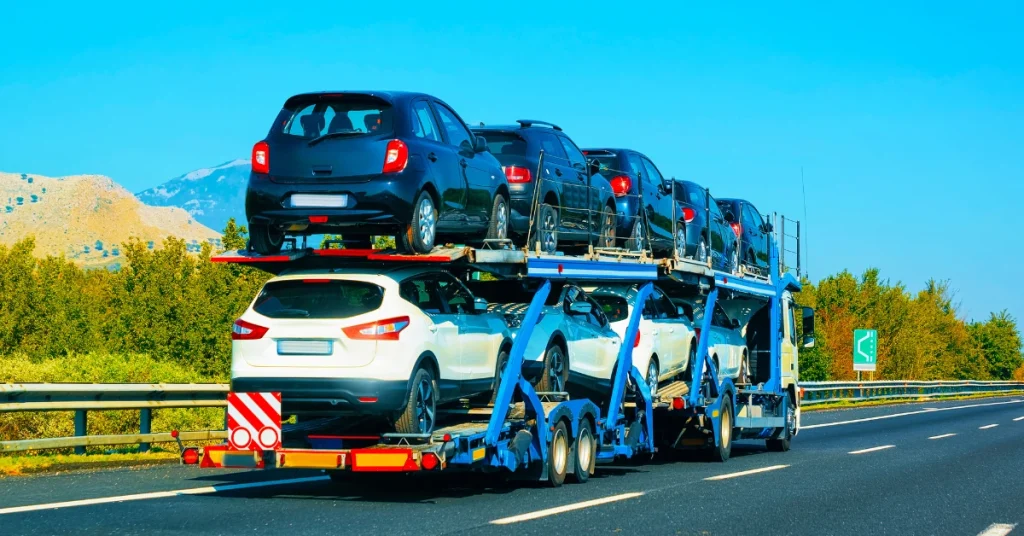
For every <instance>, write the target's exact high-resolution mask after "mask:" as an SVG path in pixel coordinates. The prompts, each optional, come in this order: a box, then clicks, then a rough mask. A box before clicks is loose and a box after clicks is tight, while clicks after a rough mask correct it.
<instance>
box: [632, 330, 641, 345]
mask: <svg viewBox="0 0 1024 536" xmlns="http://www.w3.org/2000/svg"><path fill="white" fill-rule="evenodd" d="M637 346H640V332H639V331H637V332H636V337H635V338H634V339H633V348H636V347H637Z"/></svg>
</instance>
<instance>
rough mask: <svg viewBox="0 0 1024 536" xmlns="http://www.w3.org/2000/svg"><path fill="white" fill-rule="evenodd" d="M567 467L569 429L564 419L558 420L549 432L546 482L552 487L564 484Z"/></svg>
mask: <svg viewBox="0 0 1024 536" xmlns="http://www.w3.org/2000/svg"><path fill="white" fill-rule="evenodd" d="M568 469H569V431H568V430H567V429H566V427H565V421H558V424H556V425H555V428H554V430H552V432H551V444H550V445H548V484H550V485H551V487H553V488H557V487H559V486H561V485H562V484H564V483H565V474H566V473H567V472H568Z"/></svg>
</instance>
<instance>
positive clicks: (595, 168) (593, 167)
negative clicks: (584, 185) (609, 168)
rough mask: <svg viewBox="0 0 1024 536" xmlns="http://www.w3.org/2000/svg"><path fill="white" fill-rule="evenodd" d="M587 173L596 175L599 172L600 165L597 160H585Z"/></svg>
mask: <svg viewBox="0 0 1024 536" xmlns="http://www.w3.org/2000/svg"><path fill="white" fill-rule="evenodd" d="M587 172H588V173H590V174H591V175H597V174H598V173H600V172H601V164H600V162H598V161H597V160H594V159H590V160H587Z"/></svg>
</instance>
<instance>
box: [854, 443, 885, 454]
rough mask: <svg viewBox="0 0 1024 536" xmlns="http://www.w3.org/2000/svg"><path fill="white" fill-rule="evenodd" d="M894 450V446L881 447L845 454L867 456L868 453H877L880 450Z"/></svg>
mask: <svg viewBox="0 0 1024 536" xmlns="http://www.w3.org/2000/svg"><path fill="white" fill-rule="evenodd" d="M892 448H896V445H882V446H880V447H871V448H869V449H861V450H854V451H850V452H847V454H867V453H869V452H878V451H880V450H885V449H892Z"/></svg>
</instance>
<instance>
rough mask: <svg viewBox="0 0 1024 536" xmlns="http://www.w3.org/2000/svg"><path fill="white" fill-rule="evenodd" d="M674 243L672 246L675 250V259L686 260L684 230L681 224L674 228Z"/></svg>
mask: <svg viewBox="0 0 1024 536" xmlns="http://www.w3.org/2000/svg"><path fill="white" fill-rule="evenodd" d="M674 241H675V244H673V247H674V249H675V254H676V259H677V260H678V259H685V258H686V228H685V227H683V224H682V223H680V224H679V226H678V227H676V236H675V240H674Z"/></svg>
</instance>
